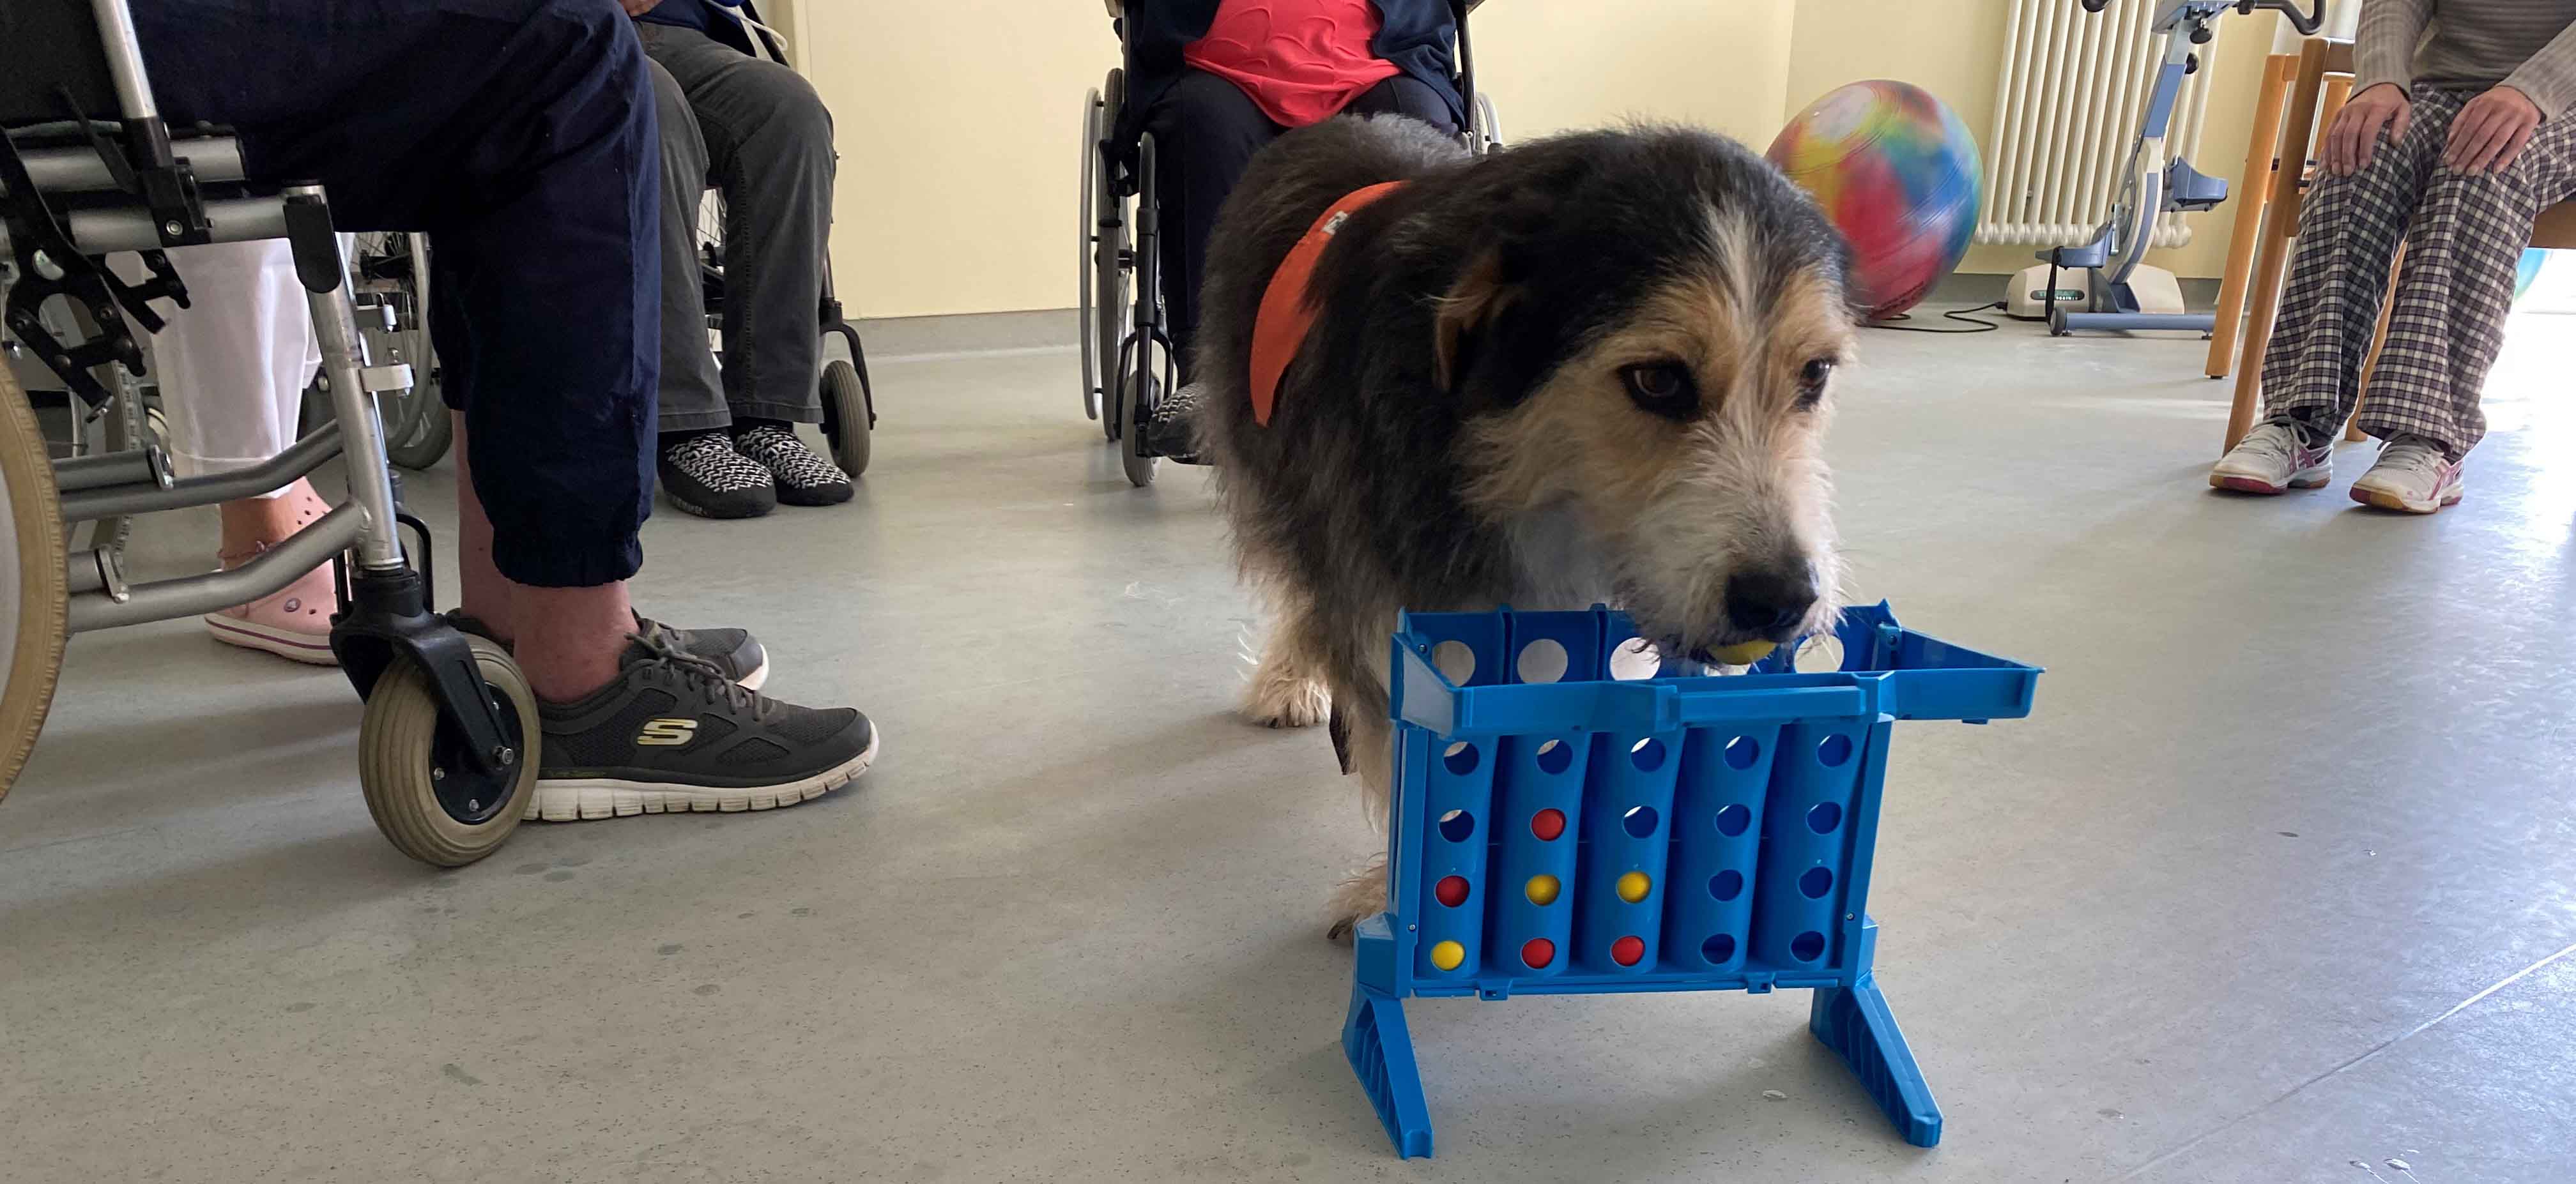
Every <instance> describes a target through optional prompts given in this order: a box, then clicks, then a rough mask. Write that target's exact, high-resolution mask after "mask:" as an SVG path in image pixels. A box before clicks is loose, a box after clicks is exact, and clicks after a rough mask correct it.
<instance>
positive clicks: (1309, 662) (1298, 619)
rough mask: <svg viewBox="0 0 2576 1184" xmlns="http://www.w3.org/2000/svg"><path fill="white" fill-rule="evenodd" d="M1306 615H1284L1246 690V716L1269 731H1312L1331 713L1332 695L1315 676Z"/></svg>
mask: <svg viewBox="0 0 2576 1184" xmlns="http://www.w3.org/2000/svg"><path fill="white" fill-rule="evenodd" d="M1307 628H1308V626H1307V623H1306V621H1305V619H1304V614H1302V613H1299V614H1291V615H1288V616H1284V617H1282V618H1281V620H1280V621H1279V624H1278V625H1277V627H1275V628H1273V629H1272V630H1271V631H1270V641H1269V643H1268V644H1266V645H1264V646H1262V647H1261V661H1260V663H1259V664H1258V665H1257V666H1255V667H1254V669H1253V671H1252V682H1251V685H1249V686H1246V687H1245V688H1244V690H1243V714H1244V716H1245V718H1248V719H1250V720H1251V721H1252V722H1254V723H1257V724H1260V725H1262V726H1263V727H1270V728H1311V727H1314V726H1315V725H1316V724H1319V723H1322V722H1324V716H1325V713H1327V712H1329V711H1331V710H1332V707H1333V697H1332V693H1331V692H1329V691H1327V690H1325V689H1324V683H1323V680H1322V679H1320V678H1318V677H1316V671H1315V667H1316V663H1315V661H1314V659H1313V656H1312V654H1313V650H1312V648H1311V647H1310V646H1309V645H1308V644H1307V641H1306V637H1307Z"/></svg>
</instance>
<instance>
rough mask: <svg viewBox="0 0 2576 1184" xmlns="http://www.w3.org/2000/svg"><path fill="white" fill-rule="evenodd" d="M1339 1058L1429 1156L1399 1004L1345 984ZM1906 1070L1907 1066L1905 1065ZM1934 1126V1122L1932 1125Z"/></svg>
mask: <svg viewBox="0 0 2576 1184" xmlns="http://www.w3.org/2000/svg"><path fill="white" fill-rule="evenodd" d="M1342 1052H1343V1054H1344V1055H1346V1056H1348V1057H1349V1058H1350V1060H1351V1071H1352V1072H1354V1073H1357V1074H1359V1078H1360V1088H1361V1089H1363V1090H1366V1091H1367V1092H1368V1099H1369V1105H1371V1106H1374V1107H1376V1108H1377V1120H1378V1121H1379V1122H1381V1123H1383V1124H1385V1126H1386V1134H1387V1137H1388V1138H1390V1139H1393V1140H1395V1150H1396V1153H1397V1154H1398V1155H1400V1156H1402V1157H1404V1158H1406V1159H1412V1158H1414V1157H1415V1156H1428V1155H1430V1154H1431V1109H1430V1107H1429V1106H1428V1105H1426V1104H1425V1103H1424V1102H1423V1100H1422V1074H1421V1072H1420V1071H1418V1070H1417V1069H1415V1068H1414V1064H1413V1034H1412V1033H1411V1032H1408V1031H1406V1030H1405V1027H1404V1004H1403V1002H1402V1001H1400V1000H1398V999H1395V998H1394V997H1392V996H1388V995H1381V994H1378V993H1377V992H1375V991H1371V990H1369V989H1368V988H1367V987H1364V986H1361V985H1360V984H1358V983H1353V984H1351V1014H1350V1016H1349V1018H1347V1019H1345V1020H1343V1021H1342ZM1908 1067H1909V1068H1910V1067H1911V1062H1908ZM1934 1121H1935V1123H1936V1124H1937V1123H1938V1121H1939V1120H1938V1119H1935V1120H1934Z"/></svg>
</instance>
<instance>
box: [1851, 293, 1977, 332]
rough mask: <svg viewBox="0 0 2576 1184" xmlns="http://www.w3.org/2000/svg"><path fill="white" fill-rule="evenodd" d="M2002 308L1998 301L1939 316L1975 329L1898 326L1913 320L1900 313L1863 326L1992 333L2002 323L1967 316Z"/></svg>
mask: <svg viewBox="0 0 2576 1184" xmlns="http://www.w3.org/2000/svg"><path fill="white" fill-rule="evenodd" d="M2002 307H2004V302H2003V301H2001V300H1998V301H1995V302H1994V303H1992V304H1980V305H1978V306H1976V307H1975V308H1954V309H1951V310H1949V311H1947V312H1944V313H1942V314H1941V315H1942V316H1944V317H1947V318H1949V319H1950V320H1954V321H1966V322H1967V323H1969V324H1971V325H1975V326H1976V328H1974V329H1941V328H1935V327H1933V326H1931V325H1900V324H1897V323H1896V322H1898V321H1910V320H1913V319H1914V318H1913V316H1912V315H1910V314H1907V313H1901V312H1900V313H1898V314H1896V315H1895V316H1892V317H1888V318H1885V319H1883V320H1876V321H1869V322H1865V324H1866V325H1867V327H1869V328H1872V329H1892V330H1895V331H1896V332H1899V333H1992V332H1994V331H1995V330H1997V329H2001V328H2003V327H2004V326H2003V322H2001V321H1989V320H1985V319H1983V318H1981V317H1972V316H1969V315H1967V314H1969V313H1972V312H1984V311H1986V310H1987V309H1990V308H2002Z"/></svg>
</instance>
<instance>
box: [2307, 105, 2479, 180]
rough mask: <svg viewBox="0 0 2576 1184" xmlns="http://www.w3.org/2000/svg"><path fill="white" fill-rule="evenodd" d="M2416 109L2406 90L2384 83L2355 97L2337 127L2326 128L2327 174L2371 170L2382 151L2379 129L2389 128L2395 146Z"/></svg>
mask: <svg viewBox="0 0 2576 1184" xmlns="http://www.w3.org/2000/svg"><path fill="white" fill-rule="evenodd" d="M2414 110H2415V104H2414V103H2413V102H2412V101H2410V100H2408V99H2407V97H2406V88H2405V87H2402V86H2399V85H2397V84H2396V83H2394V82H2382V83H2379V84H2377V85H2375V86H2372V87H2370V88H2369V89H2367V90H2364V91H2362V92H2361V93H2360V94H2357V95H2354V96H2353V97H2352V98H2351V100H2350V101H2348V102H2346V103H2345V104H2344V105H2343V110H2342V111H2341V112H2339V113H2337V114H2336V115H2335V121H2334V126H2333V127H2330V128H2327V129H2326V143H2325V152H2324V156H2325V165H2326V171H2327V172H2330V173H2333V174H2334V175H2336V176H2338V177H2349V176H2351V175H2353V174H2354V173H2357V172H2360V171H2361V170H2363V169H2365V168H2368V167H2370V158H2371V157H2372V156H2373V155H2375V154H2376V153H2377V151H2378V148H2379V130H2380V129H2381V128H2382V127H2385V128H2387V129H2388V142H2389V143H2391V144H2394V143H2396V142H2397V140H2398V138H2399V137H2401V136H2403V135H2405V134H2406V124H2407V121H2408V120H2410V119H2412V118H2413V117H2414ZM2454 126H2456V125H2454Z"/></svg>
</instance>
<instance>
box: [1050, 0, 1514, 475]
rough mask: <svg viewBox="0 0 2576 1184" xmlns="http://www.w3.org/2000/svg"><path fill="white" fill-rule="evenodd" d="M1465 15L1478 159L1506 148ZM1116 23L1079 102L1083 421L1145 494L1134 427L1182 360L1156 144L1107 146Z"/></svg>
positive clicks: (1152, 462) (1147, 135)
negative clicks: (1175, 341)
mask: <svg viewBox="0 0 2576 1184" xmlns="http://www.w3.org/2000/svg"><path fill="white" fill-rule="evenodd" d="M1469 7H1470V0H1449V11H1450V15H1451V16H1452V18H1453V19H1454V20H1455V21H1456V22H1457V29H1458V46H1457V58H1458V94H1459V98H1460V99H1461V100H1463V103H1464V105H1465V107H1466V110H1467V127H1466V129H1465V130H1464V131H1463V132H1461V133H1460V138H1462V139H1463V140H1465V141H1466V144H1467V147H1468V148H1469V150H1471V151H1474V152H1477V153H1479V154H1482V153H1486V152H1491V151H1494V150H1495V149H1498V148H1500V147H1502V144H1503V139H1502V128H1501V124H1500V123H1499V121H1498V120H1497V119H1496V118H1495V115H1494V105H1493V102H1492V101H1491V100H1490V99H1487V98H1486V97H1484V96H1482V95H1480V94H1478V93H1477V92H1476V60H1475V54H1474V49H1473V46H1472V44H1471V43H1470V41H1469V39H1468V35H1467V10H1468V8H1469ZM1113 24H1114V26H1115V27H1116V29H1117V30H1118V48H1119V58H1120V62H1119V66H1118V68H1116V69H1113V70H1111V71H1110V72H1109V77H1108V79H1107V80H1106V81H1105V82H1103V83H1102V84H1101V86H1100V87H1099V88H1098V89H1095V90H1091V91H1088V92H1086V93H1085V94H1084V95H1083V100H1082V170H1081V171H1082V194H1081V203H1080V204H1081V212H1080V217H1079V220H1078V225H1077V227H1076V238H1077V240H1078V241H1077V243H1076V245H1077V247H1078V253H1079V255H1080V261H1079V263H1078V266H1077V271H1078V276H1077V281H1078V282H1077V283H1076V285H1075V287H1076V296H1075V303H1074V309H1075V312H1074V316H1075V320H1076V322H1077V325H1078V337H1079V339H1080V340H1079V345H1078V348H1077V353H1078V355H1079V361H1080V365H1081V369H1082V375H1081V381H1082V412H1083V415H1084V416H1085V417H1086V418H1089V419H1094V420H1098V421H1099V422H1100V428H1101V431H1102V433H1103V434H1104V435H1106V436H1107V437H1108V439H1109V442H1110V443H1111V444H1112V445H1115V446H1116V447H1117V449H1118V459H1119V463H1120V466H1121V467H1122V468H1124V469H1125V470H1126V473H1127V480H1128V483H1129V484H1132V485H1134V486H1136V487H1138V488H1140V489H1141V488H1143V487H1145V486H1148V485H1151V484H1153V483H1154V473H1155V468H1156V465H1157V462H1158V461H1159V460H1160V458H1161V454H1160V453H1158V452H1156V451H1154V448H1153V445H1152V443H1151V442H1150V441H1148V440H1147V439H1146V438H1145V433H1144V432H1142V431H1139V430H1135V428H1136V427H1137V425H1140V424H1144V423H1148V422H1151V420H1152V418H1153V414H1154V409H1155V408H1156V407H1157V406H1158V405H1159V404H1160V403H1161V401H1162V397H1163V394H1164V392H1166V391H1169V390H1171V389H1173V388H1174V387H1175V386H1176V385H1177V383H1178V374H1179V359H1177V358H1175V357H1174V356H1173V350H1172V338H1171V334H1170V333H1169V332H1168V331H1167V330H1166V329H1165V328H1164V311H1163V293H1162V270H1161V266H1162V257H1161V245H1162V244H1161V223H1162V208H1161V202H1160V200H1159V197H1158V191H1157V189H1156V177H1157V174H1156V171H1155V170H1156V166H1157V163H1158V162H1157V155H1156V148H1155V144H1154V135H1153V133H1152V132H1139V133H1138V134H1137V142H1136V150H1135V152H1134V153H1133V154H1129V153H1125V152H1122V151H1120V149H1121V148H1122V147H1123V145H1121V144H1116V143H1112V142H1111V140H1110V137H1111V136H1113V135H1114V134H1116V132H1117V128H1118V122H1119V118H1120V114H1121V112H1122V111H1123V110H1124V108H1125V105H1126V101H1127V72H1128V69H1129V68H1130V67H1131V66H1133V65H1134V60H1133V54H1134V47H1133V46H1131V45H1129V44H1128V42H1127V29H1126V22H1124V21H1123V20H1122V21H1116V22H1113ZM1131 160H1132V162H1133V163H1132V164H1131V163H1129V162H1130V161H1131ZM1131 202H1132V203H1133V206H1132V212H1131V206H1130V203H1131ZM1131 229H1132V237H1131ZM1131 277H1132V278H1131Z"/></svg>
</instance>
